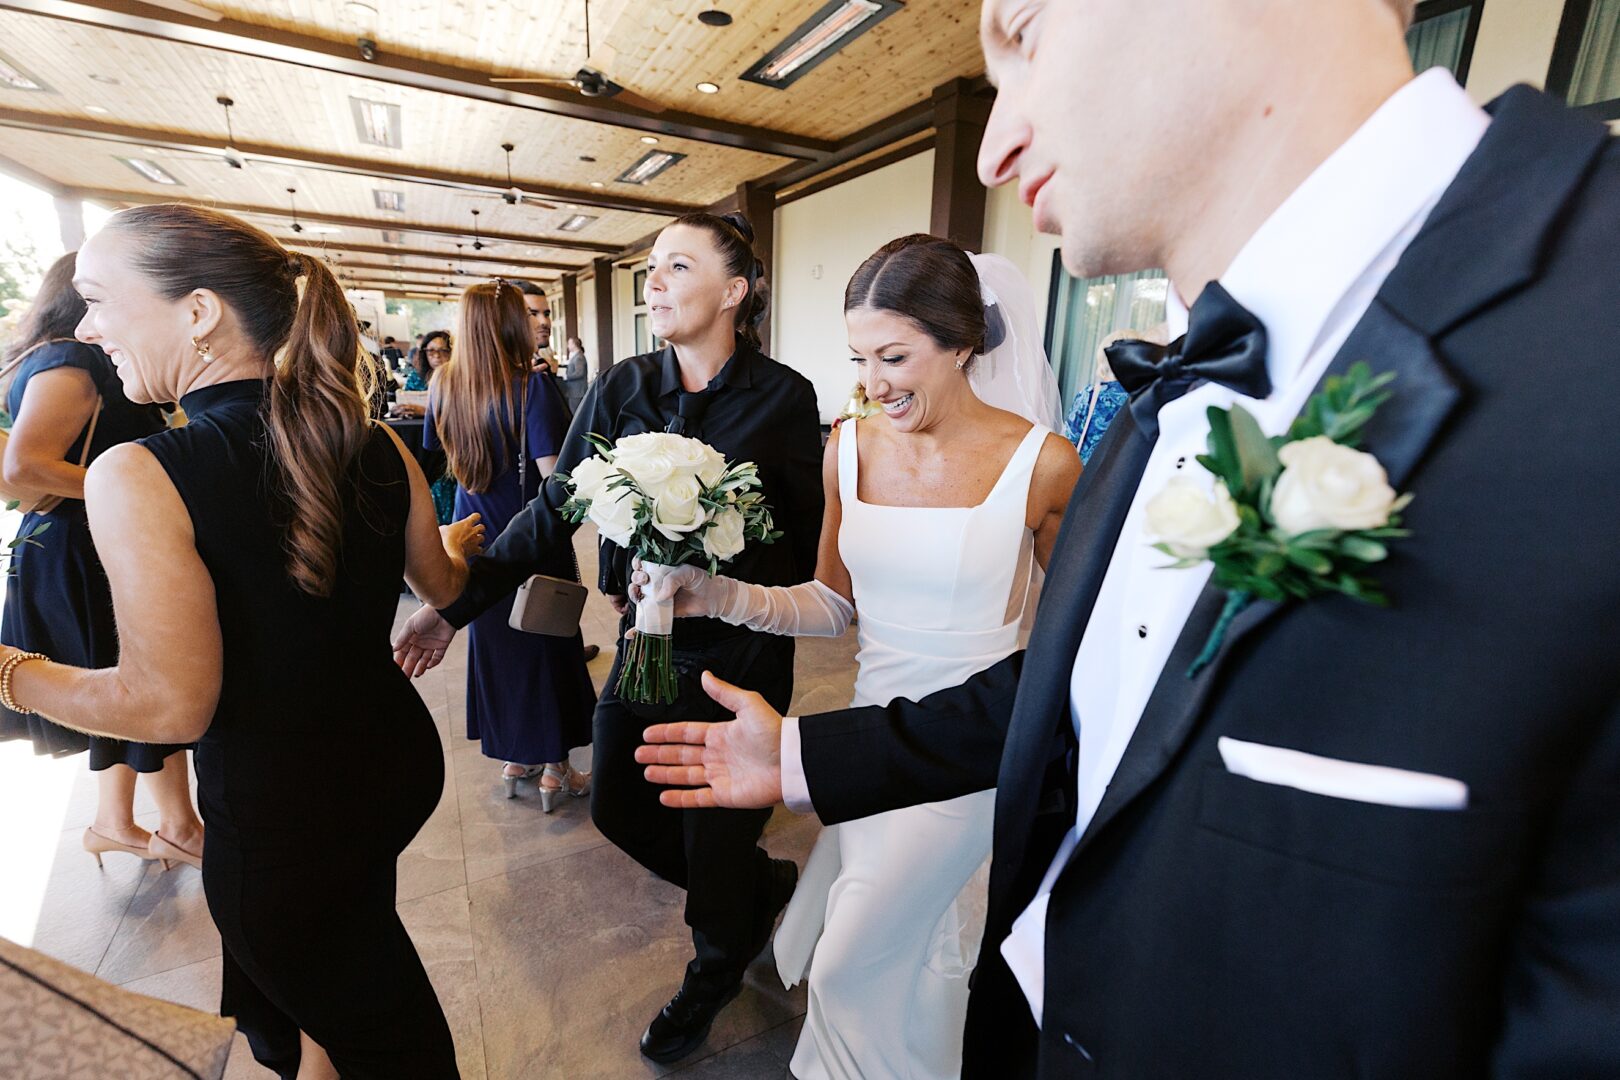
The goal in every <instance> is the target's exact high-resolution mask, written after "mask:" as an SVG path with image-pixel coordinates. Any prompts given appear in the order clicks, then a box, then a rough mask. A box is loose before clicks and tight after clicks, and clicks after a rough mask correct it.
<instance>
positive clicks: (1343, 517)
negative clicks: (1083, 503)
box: [1145, 363, 1412, 678]
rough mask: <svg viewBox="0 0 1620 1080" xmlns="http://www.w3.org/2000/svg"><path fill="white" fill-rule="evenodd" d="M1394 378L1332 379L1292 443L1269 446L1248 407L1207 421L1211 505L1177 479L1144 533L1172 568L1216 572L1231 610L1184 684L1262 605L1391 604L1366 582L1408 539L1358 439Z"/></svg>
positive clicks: (1362, 373)
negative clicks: (1245, 615)
mask: <svg viewBox="0 0 1620 1080" xmlns="http://www.w3.org/2000/svg"><path fill="white" fill-rule="evenodd" d="M1394 378H1395V376H1394V374H1393V373H1390V372H1385V373H1384V374H1381V375H1377V376H1374V375H1373V374H1372V370H1371V368H1369V367H1368V366H1367V365H1366V364H1364V363H1358V364H1355V365H1353V366H1352V367H1351V368H1350V370H1349V371H1347V372H1346V373H1345V374H1344V375H1343V376H1334V377H1331V378H1329V379H1327V380H1325V381H1324V382H1323V384H1322V389H1321V391H1320V392H1319V393H1317V394H1316V395H1315V396H1313V397H1312V398H1311V400H1310V401H1309V402H1308V403H1307V404H1306V406H1305V411H1304V412H1302V413H1301V414H1300V415H1299V417H1298V418H1297V419H1296V420H1295V421H1294V424H1293V426H1292V427H1291V428H1289V430H1288V434H1287V435H1282V436H1278V437H1275V438H1267V437H1266V436H1265V434H1264V433H1263V432H1261V430H1260V425H1259V424H1258V423H1256V421H1255V419H1254V417H1253V416H1251V415H1250V414H1249V413H1248V412H1246V411H1245V410H1244V409H1243V408H1242V407H1241V406H1238V405H1234V406H1232V408H1231V409H1217V408H1211V409H1210V410H1209V453H1207V454H1200V455H1199V456H1198V463H1199V464H1200V465H1202V466H1203V467H1204V468H1205V469H1208V470H1209V471H1210V472H1211V473H1213V474H1214V476H1215V493H1214V497H1213V498H1211V497H1210V496H1209V495H1207V494H1205V490H1204V488H1203V487H1202V486H1201V485H1199V484H1198V483H1197V482H1196V481H1194V480H1192V479H1190V478H1188V477H1184V476H1178V477H1175V478H1173V479H1171V480H1170V482H1169V483H1168V484H1166V485H1165V488H1164V490H1163V491H1161V492H1159V494H1157V495H1155V496H1154V497H1153V498H1152V499H1151V500H1149V502H1148V504H1147V507H1146V510H1145V527H1146V530H1147V531H1148V533H1150V534H1151V535H1153V536H1154V537H1156V538H1157V540H1158V542H1157V543H1155V544H1154V545H1153V546H1154V548H1155V549H1156V550H1158V551H1162V552H1164V553H1165V554H1166V555H1169V556H1170V557H1171V558H1173V559H1175V560H1176V561H1175V562H1173V563H1171V564H1170V565H1169V568H1170V569H1184V568H1186V567H1191V566H1198V565H1201V564H1202V563H1204V562H1206V561H1207V562H1210V563H1213V564H1214V567H1215V571H1214V574H1213V577H1212V581H1213V584H1214V585H1215V587H1216V588H1218V589H1223V590H1225V591H1226V604H1225V606H1224V607H1223V608H1222V609H1221V615H1220V618H1219V619H1218V620H1217V621H1216V623H1215V627H1214V628H1213V629H1212V630H1211V631H1210V635H1209V639H1208V640H1207V641H1206V642H1205V644H1204V648H1203V651H1202V652H1200V653H1199V655H1198V657H1197V659H1196V660H1194V661H1193V664H1192V666H1191V667H1190V668H1189V669H1188V670H1187V677H1188V678H1192V677H1193V676H1195V675H1197V674H1198V672H1199V671H1201V670H1203V668H1204V667H1205V666H1206V665H1208V664H1209V662H1210V661H1211V660H1213V659H1214V658H1215V655H1216V654H1217V653H1218V652H1219V651H1220V647H1221V641H1222V639H1223V638H1224V637H1225V636H1226V630H1227V627H1229V626H1230V625H1231V623H1232V620H1233V619H1234V618H1236V617H1237V615H1238V613H1239V612H1241V611H1242V610H1243V609H1244V608H1245V607H1247V606H1248V605H1249V604H1250V603H1251V602H1253V601H1254V600H1255V599H1256V598H1259V599H1263V600H1272V601H1281V600H1286V599H1289V598H1294V599H1299V600H1307V599H1310V598H1311V597H1313V596H1321V595H1323V594H1326V593H1342V594H1344V595H1345V596H1349V597H1352V598H1354V599H1356V600H1361V601H1365V602H1366V603H1369V604H1377V605H1380V606H1384V605H1387V604H1388V603H1389V599H1388V597H1386V596H1385V595H1384V593H1383V591H1382V590H1381V589H1380V588H1379V586H1378V582H1377V581H1376V580H1374V578H1373V577H1372V576H1371V574H1370V573H1369V569H1370V568H1371V567H1372V566H1373V565H1374V564H1376V563H1379V562H1382V561H1383V560H1384V559H1385V558H1386V557H1388V555H1389V548H1388V546H1387V541H1390V540H1395V539H1399V538H1401V537H1405V536H1409V535H1411V534H1410V533H1409V532H1408V531H1407V530H1406V529H1403V528H1401V511H1402V510H1403V509H1404V508H1405V507H1406V505H1407V504H1408V503H1409V502H1411V501H1412V497H1411V496H1410V495H1400V496H1397V495H1396V494H1395V491H1394V489H1393V488H1391V487H1390V485H1389V477H1388V475H1387V474H1386V473H1385V472H1384V467H1383V466H1382V465H1381V464H1379V462H1378V459H1377V458H1375V457H1373V456H1372V455H1371V454H1369V453H1366V452H1365V451H1362V450H1358V449H1356V445H1357V443H1358V442H1359V441H1360V436H1361V431H1362V429H1363V428H1364V427H1366V425H1367V422H1368V421H1369V420H1371V419H1372V417H1373V414H1374V413H1375V412H1376V411H1377V410H1378V408H1379V406H1380V405H1382V404H1383V403H1384V402H1385V401H1387V400H1388V399H1389V396H1390V395H1389V392H1388V391H1387V390H1385V389H1384V388H1385V387H1386V386H1388V385H1389V383H1390V382H1391V381H1393V380H1394Z"/></svg>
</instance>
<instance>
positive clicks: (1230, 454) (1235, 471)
mask: <svg viewBox="0 0 1620 1080" xmlns="http://www.w3.org/2000/svg"><path fill="white" fill-rule="evenodd" d="M1205 415H1206V416H1208V417H1209V440H1208V446H1209V453H1207V454H1199V455H1198V463H1199V464H1200V465H1202V466H1203V467H1204V468H1206V469H1208V470H1209V471H1210V472H1211V473H1213V474H1214V475H1215V477H1216V479H1218V480H1221V481H1223V482H1225V484H1226V490H1227V491H1230V492H1231V493H1232V494H1233V495H1234V496H1235V495H1237V493H1238V492H1240V491H1242V490H1243V463H1242V462H1241V461H1240V460H1239V459H1238V452H1237V441H1236V440H1235V439H1234V438H1233V437H1232V418H1231V416H1230V415H1229V414H1228V413H1227V412H1226V410H1224V409H1217V408H1215V407H1214V406H1213V405H1212V406H1210V407H1209V410H1208V411H1207V412H1206V413H1205Z"/></svg>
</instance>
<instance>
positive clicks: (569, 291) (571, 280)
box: [562, 274, 579, 345]
mask: <svg viewBox="0 0 1620 1080" xmlns="http://www.w3.org/2000/svg"><path fill="white" fill-rule="evenodd" d="M562 309H563V344H564V345H567V344H568V339H569V338H577V337H579V283H578V279H577V278H576V277H575V276H574V275H573V274H564V275H563V276H562Z"/></svg>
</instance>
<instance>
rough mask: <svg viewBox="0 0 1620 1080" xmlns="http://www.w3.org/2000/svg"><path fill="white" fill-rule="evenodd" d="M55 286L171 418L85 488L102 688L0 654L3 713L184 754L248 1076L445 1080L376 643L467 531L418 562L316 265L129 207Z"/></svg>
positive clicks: (413, 717)
mask: <svg viewBox="0 0 1620 1080" xmlns="http://www.w3.org/2000/svg"><path fill="white" fill-rule="evenodd" d="M300 280H301V281H302V282H303V288H302V296H300V289H299V282H300ZM74 283H75V285H76V286H77V287H78V289H79V292H80V293H81V294H83V296H84V298H85V300H86V302H87V303H88V305H89V312H88V314H87V315H86V316H85V319H84V322H83V323H81V324H80V327H79V331H78V333H79V337H80V339H81V340H84V341H87V342H90V343H93V344H97V345H100V346H101V347H103V348H104V349H105V350H106V352H107V355H108V356H109V357H111V358H112V361H113V363H114V365H116V367H117V369H118V375H119V378H120V379H121V380H122V382H123V385H124V390H125V393H126V394H127V395H128V396H129V398H130V399H131V400H132V401H136V402H147V401H173V400H178V401H179V402H180V403H181V405H182V406H183V407H184V408H185V410H186V413H187V415H188V416H189V417H190V423H189V424H187V425H186V426H185V427H183V428H176V429H173V430H171V431H166V432H162V433H160V434H157V435H154V436H152V437H150V438H147V439H145V440H142V441H141V442H139V443H130V444H125V445H123V446H117V447H114V448H113V449H111V450H109V451H108V452H107V453H105V454H103V455H102V457H101V458H100V459H98V460H97V461H96V463H95V465H94V466H92V468H91V469H90V472H89V476H88V477H87V479H86V482H85V496H86V503H87V506H88V508H89V518H90V528H91V532H92V534H93V536H94V538H95V542H96V548H97V550H99V551H100V552H101V556H102V560H103V562H104V563H105V565H106V569H107V577H108V580H109V582H110V584H111V586H112V596H113V606H114V610H115V612H116V615H117V620H118V631H119V642H120V646H121V655H120V657H119V661H118V666H117V667H114V668H104V669H101V670H94V671H92V670H86V669H84V668H77V667H70V666H67V665H65V664H60V663H53V662H47V658H41V657H37V656H35V654H30V653H23V652H19V651H18V650H15V649H10V648H7V649H4V650H0V699H3V703H4V704H5V705H6V706H7V707H9V708H12V709H14V710H17V711H28V710H33V711H37V712H39V713H41V714H43V715H44V716H47V717H49V718H50V719H52V720H55V721H56V722H58V723H62V724H67V725H70V726H73V727H77V728H80V729H84V730H90V731H92V732H94V733H97V734H104V735H113V736H117V737H120V738H130V739H142V740H151V741H156V742H167V743H185V742H192V741H196V742H197V753H196V765H197V781H198V799H199V802H200V803H201V806H202V810H203V816H204V819H205V820H206V821H207V823H208V833H207V840H206V850H205V853H204V858H203V886H204V889H205V891H206V893H207V897H208V907H209V911H210V913H211V914H212V915H213V917H214V921H215V923H216V924H217V925H218V927H219V931H220V936H221V938H222V939H223V941H224V957H223V962H224V979H223V992H222V1009H221V1011H223V1012H225V1013H227V1014H229V1015H234V1016H235V1017H236V1018H237V1020H238V1021H239V1023H240V1025H241V1027H242V1029H243V1031H244V1032H246V1034H247V1036H248V1040H249V1042H250V1043H251V1044H252V1047H253V1052H254V1056H255V1057H257V1058H258V1059H259V1060H260V1061H261V1062H263V1063H264V1064H265V1065H267V1066H269V1067H270V1068H272V1069H274V1070H276V1071H277V1072H279V1073H280V1074H281V1075H282V1076H283V1077H288V1078H290V1077H293V1076H295V1075H296V1076H298V1077H300V1078H303V1080H313V1078H317V1077H321V1078H324V1077H332V1076H337V1075H338V1074H339V1073H341V1075H342V1076H343V1077H344V1078H345V1080H350V1078H355V1077H379V1078H382V1077H386V1078H389V1080H394V1078H400V1077H421V1078H432V1080H440V1078H448V1077H453V1076H455V1075H456V1064H455V1051H454V1048H453V1047H452V1045H451V1041H450V1032H449V1028H448V1025H446V1023H445V1020H444V1014H443V1013H442V1012H441V1011H440V1009H439V1003H438V1000H437V998H436V997H435V996H434V992H433V988H432V986H431V985H430V984H429V982H428V978H427V974H426V972H425V971H424V970H423V968H422V964H421V961H420V960H419V959H418V958H417V955H416V950H415V949H414V947H413V946H412V945H411V941H410V938H409V937H408V936H406V933H405V929H404V927H403V925H401V923H400V921H399V918H398V916H397V915H396V914H395V912H394V876H395V861H396V859H397V858H398V856H399V853H400V851H401V850H402V849H403V848H404V847H405V845H406V844H407V843H408V842H409V841H410V839H411V837H412V836H414V835H415V833H416V831H417V830H418V829H419V828H420V827H421V825H422V822H423V821H425V820H426V819H427V816H428V814H429V813H430V812H431V811H432V809H433V807H434V805H435V804H436V803H437V802H438V799H439V794H440V791H441V789H442V787H443V780H444V774H443V767H444V755H443V751H442V749H441V747H440V744H439V738H438V734H437V732H436V730H435V729H434V725H433V721H432V719H431V717H430V716H429V715H428V711H427V708H426V706H424V705H423V704H422V700H421V698H419V697H418V696H417V695H416V693H415V692H414V691H413V690H412V688H411V686H410V684H409V683H408V682H407V681H406V680H405V678H404V677H403V676H402V675H401V674H400V672H399V670H398V669H397V668H395V667H394V666H393V664H392V663H391V658H390V655H389V648H388V630H389V627H390V625H391V624H392V621H393V614H394V609H395V605H396V601H397V597H398V588H399V579H400V576H401V574H402V573H403V575H404V576H405V578H406V580H407V581H409V582H410V584H411V587H412V588H413V589H415V590H416V592H417V594H418V595H421V596H428V597H436V598H440V600H441V602H442V601H444V600H448V599H450V598H452V597H454V596H455V595H456V593H457V592H458V591H459V590H460V588H461V585H462V582H463V581H464V580H465V577H466V561H465V552H464V548H470V549H475V548H476V546H477V533H478V527H477V526H476V525H471V524H468V523H461V524H460V525H459V526H450V527H448V533H447V535H446V536H444V537H443V538H442V539H441V535H440V531H439V527H438V525H437V523H436V522H435V521H434V518H433V505H432V501H431V499H430V497H429V495H428V489H427V481H426V480H425V479H423V477H422V473H421V470H420V469H419V468H418V467H417V466H416V463H415V461H414V460H413V459H412V458H411V456H410V455H409V453H408V452H406V450H405V449H404V448H403V447H402V446H401V445H400V444H399V441H398V439H397V438H396V437H395V436H394V435H393V434H392V433H391V432H390V431H389V430H388V429H387V428H386V427H384V426H382V425H380V424H373V423H370V422H369V421H368V419H367V415H366V399H365V398H364V397H363V396H362V392H361V387H360V383H359V378H358V374H357V372H358V368H357V365H358V363H359V362H360V358H359V345H358V330H357V328H356V326H355V322H354V316H353V314H352V312H351V311H350V310H349V306H348V303H347V302H346V300H345V299H344V296H343V293H342V290H341V289H340V288H339V287H338V284H337V282H336V281H335V280H334V279H333V278H332V276H331V274H330V273H329V272H328V271H327V270H326V268H325V267H324V266H322V265H321V263H320V262H319V261H318V260H316V259H313V258H311V257H309V256H306V255H301V254H297V253H293V252H288V251H287V250H286V249H284V248H282V247H281V246H280V245H279V244H277V243H276V241H275V240H273V239H271V238H270V237H269V236H268V235H266V234H264V233H263V232H260V231H259V230H258V229H255V228H253V227H252V226H250V225H247V224H246V223H244V222H242V221H239V220H237V219H235V218H232V217H229V216H227V215H224V214H220V213H216V212H213V211H209V210H203V209H199V208H196V207H189V206H176V205H162V206H145V207H138V208H136V209H133V210H126V211H124V212H122V213H119V214H116V215H114V216H113V217H112V218H111V219H110V220H109V221H108V223H107V225H106V226H105V227H104V228H103V229H102V231H101V232H99V233H97V234H96V235H95V236H94V237H92V238H91V240H90V241H89V242H88V243H87V244H86V245H85V247H84V249H83V250H82V251H81V252H80V253H79V267H78V274H77V277H76V279H75V282H74ZM452 546H453V547H454V551H453V552H448V551H447V548H448V547H452Z"/></svg>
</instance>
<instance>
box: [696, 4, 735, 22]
mask: <svg viewBox="0 0 1620 1080" xmlns="http://www.w3.org/2000/svg"><path fill="white" fill-rule="evenodd" d="M698 22H700V23H702V24H703V25H704V26H730V25H731V16H730V15H727V14H726V13H725V12H723V11H721V10H720V9H718V8H710V9H709V10H708V11H700V12H698Z"/></svg>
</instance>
